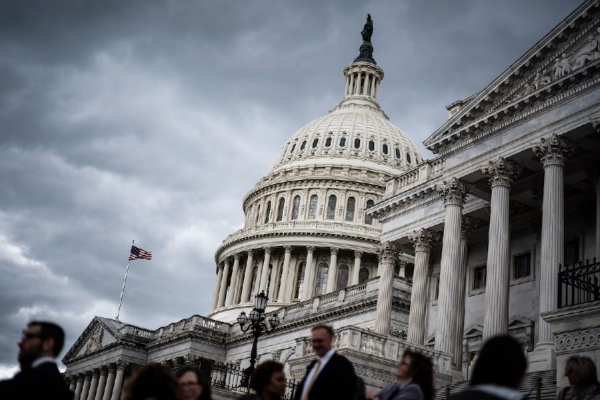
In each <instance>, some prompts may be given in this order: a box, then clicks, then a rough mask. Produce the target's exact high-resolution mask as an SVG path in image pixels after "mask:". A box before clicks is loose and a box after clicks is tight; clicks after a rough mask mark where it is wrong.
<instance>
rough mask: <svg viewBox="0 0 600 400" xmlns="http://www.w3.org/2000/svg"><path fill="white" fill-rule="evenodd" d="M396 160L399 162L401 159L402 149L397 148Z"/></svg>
mask: <svg viewBox="0 0 600 400" xmlns="http://www.w3.org/2000/svg"><path fill="white" fill-rule="evenodd" d="M396 158H397V159H398V160H399V159H400V158H401V156H400V149H399V148H397V147H396Z"/></svg>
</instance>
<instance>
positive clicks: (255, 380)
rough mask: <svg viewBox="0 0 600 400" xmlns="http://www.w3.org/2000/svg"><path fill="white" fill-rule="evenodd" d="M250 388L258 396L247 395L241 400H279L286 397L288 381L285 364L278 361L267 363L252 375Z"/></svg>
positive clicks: (257, 368)
mask: <svg viewBox="0 0 600 400" xmlns="http://www.w3.org/2000/svg"><path fill="white" fill-rule="evenodd" d="M250 388H251V389H254V391H255V392H256V394H247V395H245V396H242V397H240V400H279V399H280V398H282V397H283V396H284V395H285V388H286V381H285V373H284V372H283V364H281V363H278V362H277V361H272V360H269V361H265V362H264V363H262V364H260V365H259V366H258V367H256V369H255V370H254V372H253V373H252V379H250Z"/></svg>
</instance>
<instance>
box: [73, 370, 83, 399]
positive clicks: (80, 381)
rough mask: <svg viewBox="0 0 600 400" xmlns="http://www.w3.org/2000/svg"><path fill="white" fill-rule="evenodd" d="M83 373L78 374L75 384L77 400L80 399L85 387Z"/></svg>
mask: <svg viewBox="0 0 600 400" xmlns="http://www.w3.org/2000/svg"><path fill="white" fill-rule="evenodd" d="M83 378H84V377H83V375H78V376H77V384H76V385H75V397H74V399H75V400H79V399H80V398H81V397H80V396H81V389H83Z"/></svg>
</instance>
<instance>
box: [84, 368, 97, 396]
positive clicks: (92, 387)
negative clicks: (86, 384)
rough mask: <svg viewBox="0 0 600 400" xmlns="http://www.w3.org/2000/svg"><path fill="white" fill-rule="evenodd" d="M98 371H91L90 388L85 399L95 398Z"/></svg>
mask: <svg viewBox="0 0 600 400" xmlns="http://www.w3.org/2000/svg"><path fill="white" fill-rule="evenodd" d="M99 375H100V371H98V370H95V371H93V372H92V381H91V382H90V389H89V391H88V395H87V400H94V399H95V398H96V389H98V376H99Z"/></svg>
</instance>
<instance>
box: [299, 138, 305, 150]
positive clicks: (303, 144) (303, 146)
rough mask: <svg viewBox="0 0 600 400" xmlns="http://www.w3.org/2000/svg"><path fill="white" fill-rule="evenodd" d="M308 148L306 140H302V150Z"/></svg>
mask: <svg viewBox="0 0 600 400" xmlns="http://www.w3.org/2000/svg"><path fill="white" fill-rule="evenodd" d="M305 148H306V140H305V141H304V142H302V144H301V145H300V151H302V150H304V149H305Z"/></svg>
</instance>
